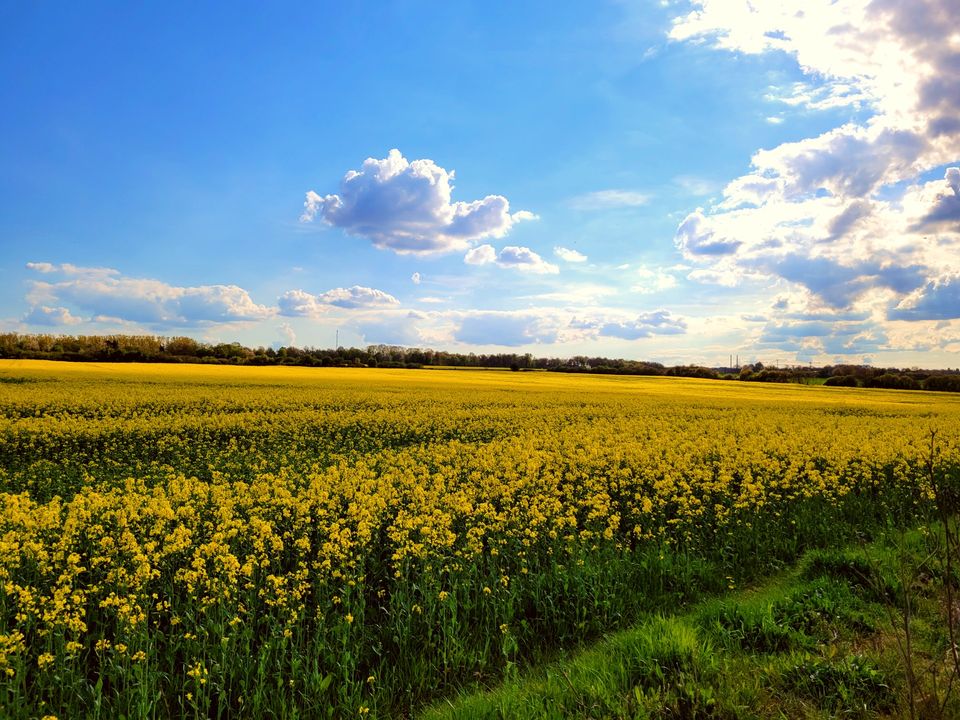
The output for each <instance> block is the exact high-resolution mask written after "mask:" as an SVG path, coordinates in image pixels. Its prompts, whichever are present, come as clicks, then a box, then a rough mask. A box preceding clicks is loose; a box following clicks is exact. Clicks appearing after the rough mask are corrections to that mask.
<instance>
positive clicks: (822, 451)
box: [0, 361, 960, 720]
mask: <svg viewBox="0 0 960 720" xmlns="http://www.w3.org/2000/svg"><path fill="white" fill-rule="evenodd" d="M933 430H936V431H938V434H937V438H938V444H937V447H936V450H937V457H936V466H937V468H939V471H940V472H953V471H954V470H955V469H956V467H957V466H958V463H960V445H958V441H957V438H960V401H958V399H956V398H954V397H951V396H948V395H941V394H935V393H920V392H906V391H881V390H858V389H841V388H823V387H807V386H798V385H790V386H761V385H754V384H746V383H735V382H717V381H706V380H687V379H679V378H639V377H598V376H580V375H578V376H568V375H559V374H548V373H534V372H530V373H526V372H521V373H511V372H495V371H443V370H429V371H428V370H422V371H409V370H376V369H339V368H337V369H300V368H287V367H271V368H252V367H244V368H240V367H219V366H218V367H205V366H185V365H155V366H144V365H102V366H98V365H71V364H67V363H45V362H41V361H4V362H0V716H2V717H4V718H42V717H47V716H50V717H58V718H60V719H61V720H63V719H64V718H73V717H103V718H114V717H121V716H126V717H137V718H139V717H169V716H187V717H268V716H269V717H359V716H364V715H370V716H390V715H404V714H408V713H411V712H414V711H416V710H417V709H418V708H420V707H423V706H424V705H425V704H426V703H427V702H428V701H430V700H431V699H434V698H436V697H438V696H439V695H442V694H444V693H449V692H452V691H454V690H456V689H458V688H461V687H464V686H468V685H471V684H474V685H475V684H481V685H482V684H485V683H488V682H491V681H493V680H494V679H496V678H500V677H503V676H504V675H509V674H511V673H513V672H515V670H516V668H517V667H520V666H523V665H524V664H525V663H527V662H530V661H531V660H536V659H538V658H542V657H544V656H547V655H549V654H550V653H552V652H554V651H556V650H557V649H560V648H569V647H573V646H576V645H578V644H580V643H582V642H584V641H587V640H590V639H592V638H596V637H598V636H600V635H601V634H602V633H604V632H607V631H609V630H611V629H614V628H618V627H623V626H625V625H626V624H628V623H630V622H631V621H632V620H634V619H636V618H637V617H638V616H639V615H640V614H641V613H643V612H647V611H649V610H651V609H656V608H661V607H670V606H676V605H679V604H681V603H684V602H686V601H688V600H691V599H693V598H697V597H700V596H702V595H704V594H707V593H721V592H724V591H726V590H729V589H731V588H736V587H738V586H739V585H741V584H742V583H744V582H746V581H748V580H751V579H755V578H757V577H760V576H762V575H763V574H764V573H769V572H772V571H775V570H777V569H778V568H780V567H782V566H783V564H784V563H787V562H790V561H792V560H793V559H795V558H796V557H798V556H799V555H800V554H801V553H802V552H803V551H805V550H807V549H809V548H812V547H822V546H828V545H832V544H836V543H838V542H846V541H851V540H854V539H857V538H860V537H864V538H869V537H870V536H872V535H873V534H875V533H877V532H879V531H881V530H882V529H883V528H885V527H887V526H888V525H890V524H891V523H900V524H908V523H910V522H912V521H913V520H914V519H916V518H921V517H923V516H924V515H925V514H926V513H927V512H928V510H929V504H930V501H931V489H930V487H929V482H930V466H929V462H930V459H931V457H930V448H931V442H930V440H931V431H933Z"/></svg>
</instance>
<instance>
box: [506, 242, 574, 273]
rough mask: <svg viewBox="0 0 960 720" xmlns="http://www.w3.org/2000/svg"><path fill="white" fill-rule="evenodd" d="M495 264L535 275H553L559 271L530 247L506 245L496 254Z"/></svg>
mask: <svg viewBox="0 0 960 720" xmlns="http://www.w3.org/2000/svg"><path fill="white" fill-rule="evenodd" d="M497 265H499V266H500V267H502V268H512V269H514V270H520V271H521V272H529V273H534V274H536V275H555V274H556V273H558V272H560V268H558V267H557V266H556V265H554V264H553V263H548V262H547V261H546V260H544V259H543V258H542V257H540V256H539V255H538V254H537V253H535V252H534V251H533V250H531V249H530V248H526V247H517V246H515V245H508V246H507V247H505V248H504V249H503V250H501V251H500V252H499V253H498V254H497Z"/></svg>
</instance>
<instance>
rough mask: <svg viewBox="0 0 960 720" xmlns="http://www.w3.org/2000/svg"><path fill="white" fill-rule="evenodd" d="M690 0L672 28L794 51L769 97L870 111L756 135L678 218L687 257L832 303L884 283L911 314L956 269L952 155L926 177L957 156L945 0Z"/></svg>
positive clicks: (870, 294) (959, 78) (959, 123)
mask: <svg viewBox="0 0 960 720" xmlns="http://www.w3.org/2000/svg"><path fill="white" fill-rule="evenodd" d="M693 5H694V10H693V11H692V12H690V13H688V14H686V15H684V16H682V17H679V18H677V19H676V21H675V23H674V26H673V29H672V31H671V37H672V38H673V39H674V40H678V41H687V42H709V43H712V44H713V45H714V46H716V47H718V48H725V49H728V50H732V51H736V52H741V53H762V52H768V51H783V52H786V53H789V54H792V55H794V56H795V57H796V59H797V62H798V63H799V65H800V67H801V68H802V69H803V70H804V71H805V72H806V73H807V75H808V76H809V78H810V82H807V83H799V84H796V85H794V86H793V87H792V88H789V89H788V90H787V91H785V92H784V91H780V90H779V89H775V91H774V92H772V93H771V98H774V99H777V100H780V101H782V102H784V103H785V104H787V105H788V106H794V107H805V108H809V109H815V110H816V109H819V110H822V109H826V108H837V107H841V106H850V107H852V108H857V107H860V108H866V109H869V111H870V112H871V113H872V115H871V116H870V117H869V119H868V120H867V121H865V122H849V123H847V124H845V125H842V126H840V127H837V128H834V129H833V130H829V131H827V132H824V133H822V134H820V135H818V136H816V137H810V138H806V139H802V140H799V141H796V142H790V143H784V144H782V145H779V146H777V147H774V148H771V149H768V150H759V151H757V152H756V153H755V155H754V156H753V158H752V165H753V168H752V171H751V172H750V173H748V174H747V175H744V176H742V177H739V178H736V179H734V180H733V181H731V182H730V183H729V184H728V185H727V187H726V188H725V189H724V193H723V194H724V199H723V201H722V202H721V203H720V204H719V205H717V206H714V207H713V208H712V209H711V210H709V211H704V210H702V209H698V210H696V211H694V212H692V213H690V214H689V215H688V216H687V217H686V218H684V220H683V221H682V222H681V223H680V225H679V227H678V229H677V233H676V238H675V240H676V244H677V247H678V248H679V249H680V250H681V251H682V252H683V253H684V255H685V257H686V258H687V259H688V260H691V261H693V262H694V263H695V264H696V265H697V268H696V269H695V270H693V271H692V272H691V273H690V275H689V277H690V278H691V279H696V280H699V281H701V282H710V281H714V282H721V283H722V284H727V285H733V284H736V282H738V281H739V280H740V279H742V278H744V277H748V276H752V277H766V278H768V279H769V278H773V279H775V280H776V281H777V282H782V281H784V280H785V281H787V282H788V283H791V284H793V285H794V286H800V287H803V288H805V289H806V290H807V291H809V292H810V293H811V296H812V297H813V298H816V301H817V302H823V303H826V304H827V305H830V306H833V307H848V306H852V305H858V304H859V305H860V306H864V307H866V306H867V305H870V306H871V307H873V306H876V305H877V304H878V303H879V304H880V305H882V304H883V301H884V298H885V299H886V300H885V302H887V303H889V302H891V300H892V302H893V306H894V309H893V310H892V311H891V314H892V315H897V317H900V318H907V317H920V316H921V313H920V311H919V310H918V309H919V308H922V307H924V304H923V302H921V300H920V299H919V298H920V296H921V295H923V297H927V296H928V295H929V294H930V293H935V294H936V295H942V294H943V293H944V292H946V291H944V290H943V289H942V283H940V281H939V280H938V278H941V277H942V276H943V275H944V272H945V271H946V270H950V269H952V270H950V271H951V272H960V222H958V220H960V200H958V195H957V192H956V191H955V190H954V187H953V186H954V184H955V183H956V184H957V185H960V171H957V173H956V174H955V175H954V174H952V173H951V172H950V170H949V169H948V170H947V174H946V176H945V179H944V181H934V182H923V181H922V180H921V177H922V176H923V174H924V173H926V172H928V171H929V170H932V169H934V168H937V167H940V166H943V165H944V164H946V163H952V162H956V160H957V158H958V157H960V46H958V45H957V44H956V43H951V42H950V40H949V38H948V35H949V33H950V32H952V31H953V30H952V28H953V27H954V24H955V23H953V22H952V21H953V20H955V18H956V8H955V2H954V0H916V1H915V2H910V3H904V2H897V1H896V0H872V1H871V0H807V1H805V2H799V1H794V2H769V3H757V2H749V1H748V0H694V2H693ZM778 117H779V115H778ZM777 279H778V280H777ZM938 283H940V284H938ZM908 297H909V298H910V299H907V298H908ZM929 302H931V303H932V302H933V301H932V300H930V301H929ZM937 307H940V306H939V305H937ZM940 311H941V310H937V312H940ZM911 313H912V314H911Z"/></svg>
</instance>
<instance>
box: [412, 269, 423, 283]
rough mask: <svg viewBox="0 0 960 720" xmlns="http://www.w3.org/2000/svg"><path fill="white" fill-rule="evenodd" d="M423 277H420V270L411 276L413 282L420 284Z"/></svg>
mask: <svg viewBox="0 0 960 720" xmlns="http://www.w3.org/2000/svg"><path fill="white" fill-rule="evenodd" d="M421 279H422V278H421V277H420V273H418V272H415V273H414V274H413V275H411V276H410V282H412V283H413V284H414V285H419V284H420V281H421Z"/></svg>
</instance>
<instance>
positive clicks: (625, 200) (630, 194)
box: [569, 190, 650, 210]
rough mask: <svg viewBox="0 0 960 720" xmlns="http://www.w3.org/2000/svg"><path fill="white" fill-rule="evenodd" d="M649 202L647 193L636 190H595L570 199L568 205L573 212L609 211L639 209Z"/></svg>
mask: <svg viewBox="0 0 960 720" xmlns="http://www.w3.org/2000/svg"><path fill="white" fill-rule="evenodd" d="M649 202H650V195H649V194H648V193H643V192H638V191H636V190H596V191H594V192H588V193H584V194H583V195H577V196H576V197H574V198H571V199H570V201H569V205H570V207H572V208H574V209H575V210H610V209H614V208H630V207H639V206H641V205H646V204H647V203H649Z"/></svg>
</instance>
